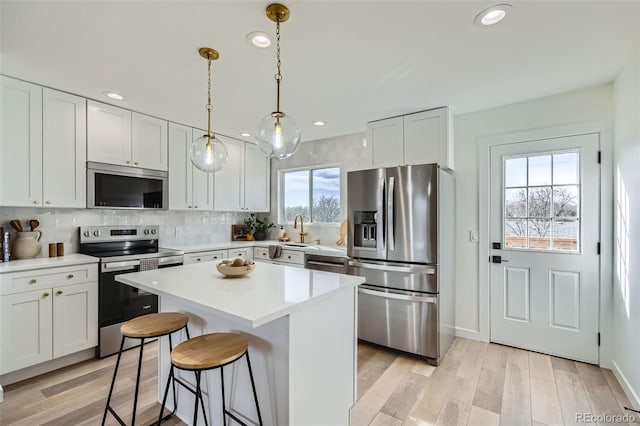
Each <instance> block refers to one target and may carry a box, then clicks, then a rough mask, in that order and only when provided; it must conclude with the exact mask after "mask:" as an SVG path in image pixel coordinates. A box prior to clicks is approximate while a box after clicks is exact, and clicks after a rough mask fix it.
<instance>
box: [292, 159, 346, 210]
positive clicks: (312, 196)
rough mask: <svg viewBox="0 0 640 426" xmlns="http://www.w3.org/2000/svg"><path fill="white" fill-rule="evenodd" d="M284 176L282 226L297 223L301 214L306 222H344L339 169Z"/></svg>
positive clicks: (304, 171) (295, 172)
mask: <svg viewBox="0 0 640 426" xmlns="http://www.w3.org/2000/svg"><path fill="white" fill-rule="evenodd" d="M280 176H281V187H280V189H281V191H280V206H281V211H280V213H281V220H280V221H281V222H284V223H293V219H294V217H295V215H297V214H301V215H302V216H303V217H304V219H305V222H314V223H337V222H339V221H340V168H339V167H326V168H318V169H302V170H290V171H282V172H281V175H280ZM283 217H284V221H283V220H282V218H283Z"/></svg>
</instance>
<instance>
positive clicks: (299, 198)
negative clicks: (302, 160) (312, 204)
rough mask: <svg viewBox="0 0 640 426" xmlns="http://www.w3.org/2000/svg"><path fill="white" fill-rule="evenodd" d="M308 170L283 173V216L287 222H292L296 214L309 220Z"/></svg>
mask: <svg viewBox="0 0 640 426" xmlns="http://www.w3.org/2000/svg"><path fill="white" fill-rule="evenodd" d="M309 213H310V212H309V171H308V170H300V171H297V172H285V173H284V216H285V220H286V222H287V223H292V222H293V218H294V216H295V215H296V214H301V215H303V216H304V219H305V221H307V222H308V221H309V218H310V217H311V216H310V215H309Z"/></svg>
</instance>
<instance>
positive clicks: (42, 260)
mask: <svg viewBox="0 0 640 426" xmlns="http://www.w3.org/2000/svg"><path fill="white" fill-rule="evenodd" d="M99 261H100V259H98V258H97V257H93V256H87V255H85V254H79V253H73V254H69V255H66V256H59V257H34V258H33V259H20V260H10V261H9V262H0V274H8V273H10V272H21V271H29V270H33V269H43V268H57V267H62V266H73V265H84V264H87V263H98V262H99Z"/></svg>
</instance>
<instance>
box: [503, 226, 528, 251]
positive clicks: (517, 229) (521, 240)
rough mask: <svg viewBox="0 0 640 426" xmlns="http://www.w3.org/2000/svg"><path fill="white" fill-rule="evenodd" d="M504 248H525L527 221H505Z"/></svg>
mask: <svg viewBox="0 0 640 426" xmlns="http://www.w3.org/2000/svg"><path fill="white" fill-rule="evenodd" d="M504 234H505V246H506V247H511V248H526V247H527V220H526V219H517V220H507V221H505V224H504Z"/></svg>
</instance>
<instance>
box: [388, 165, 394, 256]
mask: <svg viewBox="0 0 640 426" xmlns="http://www.w3.org/2000/svg"><path fill="white" fill-rule="evenodd" d="M395 186H396V178H395V177H394V176H391V177H390V178H389V191H388V192H387V229H388V231H387V243H388V244H389V251H395V249H396V237H395V235H394V227H395V224H394V220H393V209H394V206H393V192H394V189H395Z"/></svg>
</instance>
